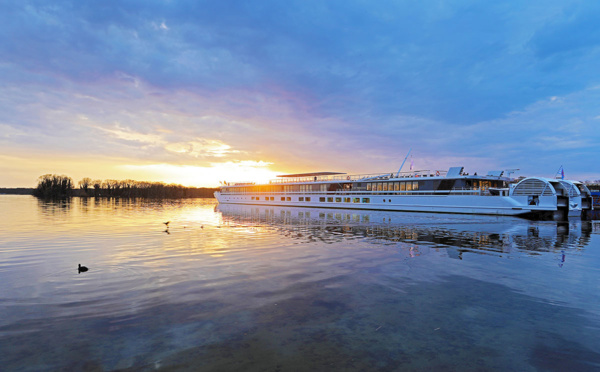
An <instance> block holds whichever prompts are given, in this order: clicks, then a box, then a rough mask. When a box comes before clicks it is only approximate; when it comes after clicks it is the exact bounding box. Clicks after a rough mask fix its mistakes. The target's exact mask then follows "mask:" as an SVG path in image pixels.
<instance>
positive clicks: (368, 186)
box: [367, 183, 371, 191]
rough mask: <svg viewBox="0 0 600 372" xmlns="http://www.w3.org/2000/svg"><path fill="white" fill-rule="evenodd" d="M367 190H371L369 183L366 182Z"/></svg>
mask: <svg viewBox="0 0 600 372" xmlns="http://www.w3.org/2000/svg"><path fill="white" fill-rule="evenodd" d="M367 191H371V184H370V183H367Z"/></svg>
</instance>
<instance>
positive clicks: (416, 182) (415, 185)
mask: <svg viewBox="0 0 600 372" xmlns="http://www.w3.org/2000/svg"><path fill="white" fill-rule="evenodd" d="M412 184H413V190H418V189H419V182H418V181H414V182H413V183H412Z"/></svg>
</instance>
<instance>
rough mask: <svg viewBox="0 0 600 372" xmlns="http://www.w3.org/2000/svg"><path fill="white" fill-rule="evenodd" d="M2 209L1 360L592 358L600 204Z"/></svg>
mask: <svg viewBox="0 0 600 372" xmlns="http://www.w3.org/2000/svg"><path fill="white" fill-rule="evenodd" d="M0 215H1V216H2V221H3V222H4V226H3V229H2V230H0V366H1V367H0V368H1V369H2V370H3V371H54V370H91V371H94V370H126V371H127V370H131V371H140V370H142V371H145V370H147V371H150V370H182V371H186V370H189V371H202V370H205V371H213V370H243V371H319V370H322V371H331V370H346V371H392V370H402V371H423V370H428V371H429V370H457V371H480V370H518V371H565V370H569V371H589V370H598V369H600V332H599V326H600V296H599V294H598V293H599V291H598V289H599V288H600V275H599V274H600V272H599V267H600V254H599V252H598V251H599V249H598V248H600V236H599V235H600V225H599V224H598V223H597V222H586V221H581V220H570V221H568V222H565V223H556V222H540V221H537V222H534V221H528V220H523V219H517V218H510V217H494V216H460V215H443V214H425V213H423V214H419V213H399V212H376V211H350V210H327V209H314V208H280V207H254V206H231V205H230V206H227V205H216V204H215V202H214V200H208V199H193V200H176V201H145V200H122V199H93V198H92V199H78V198H74V199H72V200H70V201H55V202H44V201H38V200H37V199H35V198H33V197H29V196H2V195H0ZM167 221H170V222H169V225H168V227H167V226H166V225H165V224H164V222H167ZM79 263H81V264H83V265H86V266H88V267H89V271H87V272H81V273H79V272H78V270H77V265H78V264H79Z"/></svg>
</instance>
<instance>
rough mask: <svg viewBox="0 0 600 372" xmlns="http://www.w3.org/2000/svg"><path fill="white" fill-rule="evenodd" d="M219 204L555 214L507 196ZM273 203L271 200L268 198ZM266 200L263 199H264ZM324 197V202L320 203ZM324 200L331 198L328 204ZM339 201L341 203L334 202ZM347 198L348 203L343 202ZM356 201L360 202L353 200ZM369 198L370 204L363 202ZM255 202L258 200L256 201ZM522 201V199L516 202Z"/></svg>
mask: <svg viewBox="0 0 600 372" xmlns="http://www.w3.org/2000/svg"><path fill="white" fill-rule="evenodd" d="M215 197H216V198H217V200H218V201H219V203H223V204H250V205H272V206H287V207H311V208H342V209H361V210H387V211H406V212H436V213H464V214H489V215H505V216H519V215H526V214H530V213H537V214H539V213H543V212H547V213H548V214H552V213H554V212H556V205H557V198H556V196H541V197H540V199H539V203H538V205H535V206H530V205H527V197H525V196H523V197H510V196H480V195H453V194H450V195H378V194H352V195H350V194H335V195H328V194H297V195H293V196H290V195H289V194H285V195H277V194H273V195H272V196H271V195H269V196H264V195H258V194H254V195H253V194H248V195H239V194H238V195H222V194H221V193H219V192H216V193H215ZM271 197H272V198H273V200H270V198H271ZM282 197H283V198H286V199H287V197H290V198H291V200H290V201H286V200H284V201H282V200H281V198H282ZM307 197H309V198H310V200H311V201H299V199H300V198H304V200H306V198H307ZM267 198H268V199H269V200H265V199H267ZM321 198H325V201H324V202H321V201H319V200H320V199H321ZM327 198H333V201H331V202H328V201H327ZM336 198H341V199H342V201H341V202H336V201H335V200H336ZM347 198H350V201H349V202H344V199H347ZM356 198H358V199H360V201H359V202H355V201H354V200H355V199H356ZM365 198H368V199H369V203H362V200H363V199H365ZM256 199H258V200H256ZM519 199H521V200H519Z"/></svg>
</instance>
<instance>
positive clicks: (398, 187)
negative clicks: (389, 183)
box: [394, 182, 400, 191]
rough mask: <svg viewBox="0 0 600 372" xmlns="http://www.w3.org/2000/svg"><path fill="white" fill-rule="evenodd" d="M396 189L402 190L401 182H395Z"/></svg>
mask: <svg viewBox="0 0 600 372" xmlns="http://www.w3.org/2000/svg"><path fill="white" fill-rule="evenodd" d="M394 191H400V182H394Z"/></svg>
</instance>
